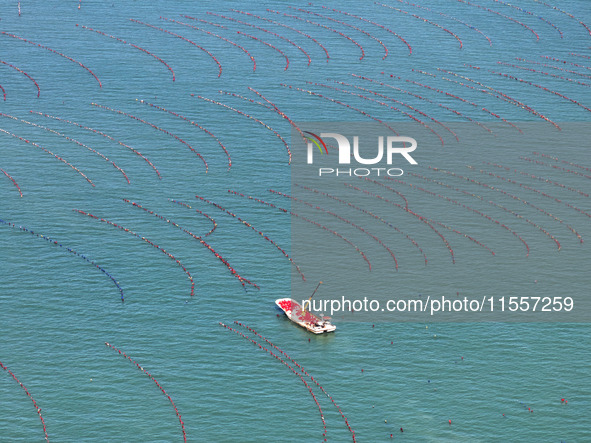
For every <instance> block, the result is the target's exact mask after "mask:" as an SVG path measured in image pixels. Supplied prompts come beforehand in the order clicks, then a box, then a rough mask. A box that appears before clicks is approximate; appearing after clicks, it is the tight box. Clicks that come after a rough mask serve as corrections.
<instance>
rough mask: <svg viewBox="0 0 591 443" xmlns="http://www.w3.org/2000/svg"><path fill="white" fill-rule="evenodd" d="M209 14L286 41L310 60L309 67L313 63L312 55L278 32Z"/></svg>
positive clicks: (223, 16)
mask: <svg viewBox="0 0 591 443" xmlns="http://www.w3.org/2000/svg"><path fill="white" fill-rule="evenodd" d="M207 13H208V14H210V15H215V16H216V17H220V18H223V19H226V20H230V21H233V22H236V23H240V24H242V25H245V26H250V27H251V28H255V29H258V30H259V31H262V32H266V33H267V34H271V35H273V36H275V37H277V38H280V39H281V40H284V41H286V42H287V43H289V44H290V45H292V46H293V47H294V48H296V49H298V50H299V51H300V52H302V53H303V54H304V55H305V56H306V58H307V59H308V66H310V63H312V59H311V58H310V54H308V53H307V52H306V51H305V50H304V49H303V48H302V47H301V46H300V45H298V44H296V43H294V42H293V41H291V40H290V39H288V38H286V37H284V36H282V35H279V34H277V33H276V32H273V31H269V30H268V29H265V28H261V27H260V26H257V25H253V24H251V23H247V22H244V21H242V20H238V19H235V18H232V17H227V16H225V15H221V14H215V13H213V12H207ZM286 69H287V68H286Z"/></svg>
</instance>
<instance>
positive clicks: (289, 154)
mask: <svg viewBox="0 0 591 443" xmlns="http://www.w3.org/2000/svg"><path fill="white" fill-rule="evenodd" d="M191 97H196V98H199V99H201V100H203V101H206V102H209V103H213V104H215V105H218V106H221V107H223V108H226V109H229V110H231V111H234V112H236V113H237V114H240V115H242V116H244V117H247V118H249V119H251V120H254V121H255V122H257V123H258V124H260V125H262V126H264V127H265V128H267V129H268V130H269V131H271V132H272V133H273V134H275V136H276V137H277V138H279V139H280V140H281V142H282V143H283V144H284V145H285V149H286V150H287V155H288V156H289V161H288V162H287V164H288V165H291V150H290V149H289V145H288V144H287V142H286V141H285V139H284V138H283V137H281V134H279V133H278V132H277V131H276V130H275V129H273V128H272V127H271V126H269V125H268V124H266V123H264V122H262V121H261V120H259V119H258V118H256V117H253V116H252V115H250V114H247V113H246V112H243V111H240V110H239V109H236V108H233V107H231V106H228V105H225V104H223V103H220V102H217V101H215V100H211V99H209V98H206V97H202V96H200V95H195V94H191Z"/></svg>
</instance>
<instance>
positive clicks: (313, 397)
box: [218, 322, 326, 441]
mask: <svg viewBox="0 0 591 443" xmlns="http://www.w3.org/2000/svg"><path fill="white" fill-rule="evenodd" d="M218 324H219V325H220V326H222V327H224V328H226V329H227V330H228V331H232V332H235V333H236V334H237V335H239V336H240V337H242V338H245V339H246V340H248V341H250V342H251V343H253V344H255V345H257V346H258V347H259V349H260V350H263V351H265V352H267V353H268V354H269V355H271V356H272V357H275V358H276V359H277V360H279V361H280V362H281V363H283V364H284V365H285V366H287V367H288V368H289V369H291V372H293V373H294V374H295V375H297V376H298V377H299V378H300V379H301V380H302V383H303V384H304V386H306V388H308V391H309V392H310V395H311V396H312V399H313V400H314V403H316V407H317V408H318V412H319V414H320V419H321V420H322V428H323V432H322V437H326V421H325V420H324V413H323V412H322V408H321V407H320V403H319V402H318V399H317V398H316V395H315V394H314V392H313V391H312V387H311V386H310V385H309V384H308V382H307V381H306V380H304V377H302V375H301V374H300V373H299V372H298V371H296V370H295V369H294V368H293V367H291V365H290V364H289V363H287V362H286V361H285V360H283V359H282V358H281V357H279V356H278V355H277V354H275V353H274V352H273V351H270V350H268V349H267V348H265V347H264V346H263V345H261V344H260V343H259V342H257V341H256V340H254V339H252V338H250V337H249V336H247V335H245V334H243V333H242V332H240V331H238V330H236V329H234V328H232V327H230V326H228V325H226V324H224V323H222V322H218ZM324 441H326V438H325V439H324Z"/></svg>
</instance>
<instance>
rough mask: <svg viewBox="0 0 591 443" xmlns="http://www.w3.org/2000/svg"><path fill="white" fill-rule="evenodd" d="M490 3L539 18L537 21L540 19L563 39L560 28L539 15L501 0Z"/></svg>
mask: <svg viewBox="0 0 591 443" xmlns="http://www.w3.org/2000/svg"><path fill="white" fill-rule="evenodd" d="M492 1H493V2H497V3H499V4H500V5H503V6H508V7H510V8H513V9H517V10H518V11H521V12H523V13H524V14H527V15H531V16H532V17H537V18H539V19H540V20H542V21H543V22H544V23H547V24H548V25H550V26H552V27H553V28H554V29H556V31H558V33H559V34H560V38H563V35H562V31H561V30H560V28H558V26H556V25H555V24H554V23H552V22H551V21H549V20H546V19H545V18H544V17H542V16H541V15H538V14H534V13H533V12H530V11H528V10H526V9H523V8H520V7H519V6H515V5H512V4H511V3H507V2H504V1H502V0H492Z"/></svg>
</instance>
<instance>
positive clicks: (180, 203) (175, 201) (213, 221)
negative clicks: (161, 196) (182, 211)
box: [168, 198, 218, 237]
mask: <svg viewBox="0 0 591 443" xmlns="http://www.w3.org/2000/svg"><path fill="white" fill-rule="evenodd" d="M168 201H169V202H172V203H176V204H177V205H181V206H184V207H185V208H189V209H195V212H197V214H201V215H202V216H204V217H205V218H206V219H208V220H209V221H210V222H211V223H212V225H213V227H212V228H211V229H210V230H209V231H207V232H206V233H205V234H203V235H202V236H201V237H207V236H208V235H211V234H213V231H215V230H216V229H217V227H218V224H217V222H216V221H215V220H214V219H213V218H212V217H210V216H209V215H207V214H206V213H205V212H203V211H201V210H199V209H196V208H193V207H192V206H190V205H188V204H187V203H183V202H180V201H178V200H173V199H171V198H169V199H168Z"/></svg>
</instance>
